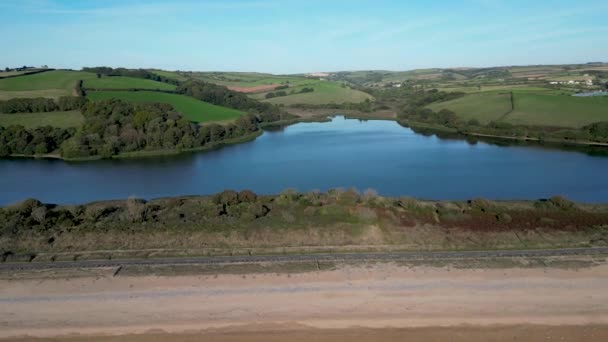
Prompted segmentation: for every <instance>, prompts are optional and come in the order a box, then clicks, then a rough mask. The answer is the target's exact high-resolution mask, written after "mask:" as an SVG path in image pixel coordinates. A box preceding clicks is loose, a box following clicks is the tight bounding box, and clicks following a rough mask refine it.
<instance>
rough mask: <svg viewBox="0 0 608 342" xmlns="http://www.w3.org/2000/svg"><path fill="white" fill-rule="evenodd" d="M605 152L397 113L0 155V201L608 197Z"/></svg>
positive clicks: (587, 199)
mask: <svg viewBox="0 0 608 342" xmlns="http://www.w3.org/2000/svg"><path fill="white" fill-rule="evenodd" d="M607 175H608V158H607V157H601V156H591V155H588V154H585V153H580V152H572V151H563V150H555V149H546V148H542V147H534V146H497V145H492V144H488V143H484V142H478V143H474V144H473V143H469V142H466V141H464V140H446V139H440V138H438V137H436V136H425V135H421V134H417V133H415V132H413V131H412V130H411V129H409V128H405V127H402V126H400V125H399V124H397V123H396V122H393V121H381V120H372V121H360V120H353V119H345V118H344V117H335V118H333V120H332V121H331V122H326V123H299V124H296V125H292V126H288V127H285V128H283V129H281V130H275V131H266V132H265V133H264V134H263V135H262V136H260V137H259V138H258V139H256V140H255V141H252V142H249V143H244V144H240V145H232V146H227V147H223V148H221V149H218V150H214V151H207V152H200V153H192V154H184V155H180V156H173V157H155V158H153V159H128V160H101V161H94V162H80V163H66V162H63V161H60V160H34V159H8V160H0V205H6V204H10V203H14V202H17V201H20V200H23V199H25V198H30V197H31V198H37V199H39V200H41V201H43V202H47V203H58V204H67V203H84V202H89V201H95V200H104V199H123V198H127V197H128V196H137V197H142V198H148V199H149V198H155V197H165V196H178V195H201V194H211V193H215V192H219V191H222V190H224V189H235V190H241V189H251V190H253V191H255V192H258V193H266V194H271V193H278V192H280V191H282V190H284V189H287V188H293V189H297V190H299V191H309V190H315V189H318V190H327V189H330V188H336V187H342V188H350V187H355V188H357V189H359V190H365V189H368V188H372V189H375V190H376V191H377V192H378V193H380V194H382V195H389V196H411V197H417V198H424V199H470V198H475V197H485V198H490V199H538V198H545V197H550V196H553V195H563V196H566V197H568V198H570V199H573V200H577V201H584V202H608V177H607Z"/></svg>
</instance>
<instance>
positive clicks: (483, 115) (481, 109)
mask: <svg viewBox="0 0 608 342" xmlns="http://www.w3.org/2000/svg"><path fill="white" fill-rule="evenodd" d="M428 107H429V108H431V109H432V110H434V111H440V110H442V109H449V110H452V111H454V112H455V113H456V114H457V115H458V116H459V117H460V118H462V119H464V120H466V121H468V120H471V119H477V120H478V121H479V122H480V123H482V124H487V123H488V122H490V121H496V120H498V119H500V118H501V117H502V116H503V115H505V114H507V113H508V112H510V111H511V94H510V93H503V92H493V93H487V94H486V93H478V94H471V95H467V96H465V97H461V98H458V99H455V100H451V101H447V102H438V103H433V104H431V105H429V106H428Z"/></svg>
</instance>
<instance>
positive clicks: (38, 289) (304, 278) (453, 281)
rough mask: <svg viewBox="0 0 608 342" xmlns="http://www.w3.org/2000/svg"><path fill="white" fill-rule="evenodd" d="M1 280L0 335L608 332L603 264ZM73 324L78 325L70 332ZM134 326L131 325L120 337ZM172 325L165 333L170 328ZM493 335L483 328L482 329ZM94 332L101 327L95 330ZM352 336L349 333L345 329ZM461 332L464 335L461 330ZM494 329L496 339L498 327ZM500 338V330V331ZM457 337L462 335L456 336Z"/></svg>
mask: <svg viewBox="0 0 608 342" xmlns="http://www.w3.org/2000/svg"><path fill="white" fill-rule="evenodd" d="M113 274H114V270H112V269H106V270H98V271H97V272H96V273H93V274H91V275H90V276H85V277H77V278H69V279H68V278H66V279H63V278H56V279H48V278H47V279H11V280H0V317H1V318H0V327H1V329H0V337H2V338H10V339H15V338H16V337H19V336H21V337H22V338H24V336H27V339H30V338H32V337H40V338H52V337H62V339H65V338H67V336H68V335H71V334H72V336H71V337H70V338H69V339H70V340H91V341H95V340H100V339H101V340H112V341H114V340H115V341H123V340H134V341H138V340H142V341H143V340H144V339H146V340H147V341H150V340H167V339H170V340H174V341H190V340H196V339H197V338H201V337H202V336H207V337H209V338H211V337H213V338H212V340H217V341H262V340H264V341H274V340H277V341H279V340H285V339H289V340H291V341H304V340H305V339H307V336H308V337H310V336H316V338H315V341H343V340H349V341H372V340H374V341H378V340H394V338H396V337H399V336H401V337H403V336H410V337H411V338H412V339H413V340H416V339H418V338H422V337H423V336H426V337H428V338H429V340H433V339H434V340H437V341H443V340H446V339H447V338H450V339H447V340H453V341H459V340H468V341H476V340H480V341H481V340H485V339H487V338H488V336H494V338H492V340H501V339H502V338H504V340H512V339H513V338H517V336H519V337H521V338H519V339H518V340H524V341H527V340H537V339H538V338H541V337H542V338H543V339H544V338H545V337H547V336H549V337H551V336H555V338H556V339H558V340H559V338H564V339H565V340H573V341H574V340H577V341H578V340H588V341H596V340H606V338H608V291H607V290H608V265H605V264H602V265H600V266H594V267H585V268H579V269H566V268H497V269H483V268H471V269H455V268H449V267H428V266H425V267H422V266H420V267H404V266H397V265H394V264H373V265H359V266H353V265H342V266H340V267H338V268H337V269H335V270H328V271H314V272H305V273H295V274H213V275H200V276H198V275H187V276H173V277H161V276H128V275H127V276H113ZM73 334H78V335H73ZM128 334H130V335H128ZM167 334H168V335H167ZM488 334H489V335H488ZM100 336H101V337H100ZM349 336H350V337H349ZM458 336H460V337H458ZM501 336H502V337H501ZM499 337H500V338H499ZM461 338H462V339H461Z"/></svg>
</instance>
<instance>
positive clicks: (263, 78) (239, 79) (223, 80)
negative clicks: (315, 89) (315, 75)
mask: <svg viewBox="0 0 608 342" xmlns="http://www.w3.org/2000/svg"><path fill="white" fill-rule="evenodd" d="M192 76H193V78H195V79H197V80H201V81H205V82H209V83H214V84H219V85H223V86H227V87H230V86H232V87H255V86H260V85H269V84H286V83H289V84H291V85H302V84H306V83H310V82H311V81H313V82H314V81H315V80H314V79H310V78H306V77H301V76H276V75H272V74H262V73H249V72H242V73H241V72H199V73H193V75H192Z"/></svg>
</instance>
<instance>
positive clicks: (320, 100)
mask: <svg viewBox="0 0 608 342" xmlns="http://www.w3.org/2000/svg"><path fill="white" fill-rule="evenodd" d="M303 87H304V86H300V87H294V88H289V89H285V91H286V92H287V93H289V92H290V91H291V90H295V91H296V92H297V91H299V90H300V89H301V88H303ZM307 87H310V88H313V89H314V90H315V91H314V92H311V93H303V94H293V95H288V96H281V97H274V98H271V99H268V100H264V101H266V102H270V103H274V104H284V105H291V104H327V103H344V102H352V103H358V102H363V101H365V100H366V99H370V100H373V99H374V98H373V97H372V96H371V95H369V94H367V93H364V92H362V91H359V90H355V89H350V88H348V87H345V88H343V87H342V86H341V85H340V84H339V83H336V82H329V81H316V83H311V84H310V85H308V86H307ZM262 95H263V94H259V95H258V96H262Z"/></svg>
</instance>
